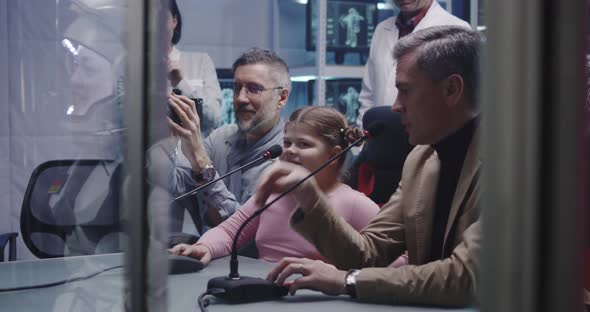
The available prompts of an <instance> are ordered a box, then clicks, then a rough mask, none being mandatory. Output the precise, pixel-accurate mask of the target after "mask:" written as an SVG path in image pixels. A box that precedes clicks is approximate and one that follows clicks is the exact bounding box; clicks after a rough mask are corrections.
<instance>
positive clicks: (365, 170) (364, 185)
mask: <svg viewBox="0 0 590 312" xmlns="http://www.w3.org/2000/svg"><path fill="white" fill-rule="evenodd" d="M357 188H358V191H359V192H361V193H363V194H365V195H367V196H370V195H371V193H373V190H374V189H375V175H374V174H373V167H371V165H369V164H366V163H364V164H361V165H360V166H359V169H358V186H357Z"/></svg>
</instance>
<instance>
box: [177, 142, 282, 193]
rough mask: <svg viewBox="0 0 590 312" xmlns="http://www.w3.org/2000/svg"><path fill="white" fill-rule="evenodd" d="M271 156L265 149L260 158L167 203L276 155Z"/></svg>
mask: <svg viewBox="0 0 590 312" xmlns="http://www.w3.org/2000/svg"><path fill="white" fill-rule="evenodd" d="M272 156H273V155H272V154H271V153H270V152H269V151H266V152H264V154H262V156H260V158H258V159H255V160H253V161H251V162H249V163H247V164H245V165H244V166H241V167H239V168H236V169H234V170H232V171H230V172H228V173H226V174H224V175H222V176H220V177H219V178H217V179H214V180H212V181H209V182H207V183H205V184H203V185H201V186H199V187H197V188H195V189H193V190H192V191H188V192H186V193H184V194H182V195H180V196H178V197H175V198H173V199H172V200H171V201H170V202H169V203H172V202H174V201H177V200H179V199H182V198H185V197H187V196H190V195H193V194H196V193H197V192H198V191H200V190H202V189H204V188H206V187H207V186H210V185H211V184H213V183H215V182H218V181H220V180H222V179H224V178H226V177H228V176H230V175H232V174H234V173H236V172H238V171H240V170H246V169H248V168H250V167H252V166H253V165H255V164H257V163H259V162H261V161H264V160H268V159H271V158H275V157H276V156H275V157H272Z"/></svg>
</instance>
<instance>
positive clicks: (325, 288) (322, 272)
mask: <svg viewBox="0 0 590 312" xmlns="http://www.w3.org/2000/svg"><path fill="white" fill-rule="evenodd" d="M293 274H301V275H303V276H302V277H300V278H297V279H295V280H289V281H286V279H287V278H289V276H291V275H293ZM345 277H346V271H341V270H338V269H337V268H336V267H335V266H333V265H331V264H327V263H325V262H322V261H320V260H310V259H305V258H291V257H286V258H283V260H281V261H280V262H279V264H278V265H277V266H276V267H275V268H274V269H272V270H271V271H270V272H269V273H268V275H267V277H266V279H268V280H269V281H272V282H275V283H276V284H278V285H284V286H289V293H291V295H294V294H295V292H296V291H297V289H312V290H317V291H321V292H323V293H324V294H326V295H333V296H336V295H340V294H345V293H346V291H345V288H344V279H345Z"/></svg>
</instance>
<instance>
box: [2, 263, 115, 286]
mask: <svg viewBox="0 0 590 312" xmlns="http://www.w3.org/2000/svg"><path fill="white" fill-rule="evenodd" d="M122 267H123V266H122V265H117V266H114V267H110V268H106V269H103V270H101V271H98V272H94V273H92V274H89V275H86V276H78V277H74V278H68V279H64V280H61V281H57V282H51V283H46V284H39V285H30V286H19V287H11V288H0V292H6V291H17V290H26V289H37V288H45V287H52V286H57V285H62V284H67V283H72V282H77V281H82V280H87V279H90V278H93V277H95V276H97V275H98V274H101V273H104V272H106V271H110V270H114V269H118V268H122Z"/></svg>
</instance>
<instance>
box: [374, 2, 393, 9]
mask: <svg viewBox="0 0 590 312" xmlns="http://www.w3.org/2000/svg"><path fill="white" fill-rule="evenodd" d="M377 10H393V5H391V3H390V2H386V3H383V2H378V3H377Z"/></svg>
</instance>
